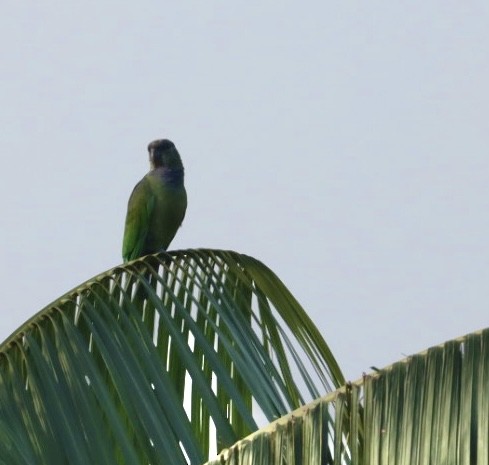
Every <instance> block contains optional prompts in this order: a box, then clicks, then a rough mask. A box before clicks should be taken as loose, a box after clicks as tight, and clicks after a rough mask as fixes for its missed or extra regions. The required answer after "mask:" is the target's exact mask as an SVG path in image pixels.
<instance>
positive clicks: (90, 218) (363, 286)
mask: <svg viewBox="0 0 489 465" xmlns="http://www.w3.org/2000/svg"><path fill="white" fill-rule="evenodd" d="M0 43H1V44H2V45H1V48H0V50H1V57H0V58H1V62H0V63H1V72H0V127H1V130H0V153H1V169H0V194H1V195H0V212H1V218H2V223H1V230H0V231H1V232H0V234H1V242H0V244H1V246H0V259H1V263H2V267H1V275H0V277H1V282H2V311H1V316H0V339H4V338H5V337H7V336H8V335H9V334H10V333H11V332H13V331H14V330H15V329H16V328H17V327H18V326H19V325H20V324H22V323H23V322H24V321H25V320H26V319H27V318H29V317H30V316H32V315H33V314H34V313H35V312H37V311H38V310H40V309H41V308H42V307H43V306H45V305H46V304H48V303H49V302H50V301H52V300H54V299H55V298H56V297H58V296H59V295H60V294H62V293H64V292H66V291H68V290H69V289H71V288H72V287H74V286H75V285H77V284H79V283H81V282H83V281H85V280H86V279H88V278H90V277H92V276H93V275H95V274H98V273H99V272H102V271H104V270H106V269H108V268H110V267H112V266H115V265H117V264H118V263H119V262H120V261H121V258H120V249H121V237H122V230H123V222H124V217H125V210H126V205H127V199H128V197H129V194H130V192H131V190H132V188H133V186H134V184H135V183H136V182H137V181H138V180H139V179H140V178H141V177H142V176H143V175H144V174H145V173H146V171H147V169H148V166H147V153H146V146H147V144H148V142H149V141H150V140H152V139H155V138H160V137H168V138H170V139H172V140H173V141H174V142H175V143H176V145H177V147H178V148H179V150H180V153H181V155H182V158H183V161H184V164H185V167H186V185H187V191H188V196H189V208H188V211H187V217H186V219H185V222H184V225H183V227H182V229H181V230H180V232H179V234H178V235H177V237H176V239H175V240H174V242H173V244H172V248H190V247H213V248H223V249H233V250H236V251H239V252H243V253H247V254H250V255H253V256H255V257H257V258H259V259H261V260H262V261H264V262H265V263H266V264H267V265H268V266H270V267H271V268H272V269H273V270H274V271H275V272H276V273H277V274H278V275H279V276H280V277H281V278H282V280H283V281H284V282H285V284H286V285H287V286H288V287H289V288H290V290H291V291H292V292H293V293H294V295H295V296H296V297H297V298H298V300H299V301H300V302H301V303H302V304H303V306H304V307H305V308H306V310H307V311H308V312H309V314H310V315H311V317H312V318H313V320H314V321H315V322H316V324H317V325H318V326H319V328H320V329H321V331H322V333H323V335H324V337H325V339H326V340H327V341H328V343H329V344H330V346H331V348H332V350H333V352H334V353H335V355H336V357H337V359H338V361H339V363H340V365H341V366H342V367H343V369H344V371H345V374H346V375H347V377H348V378H350V379H356V378H358V377H360V376H361V373H362V371H364V370H368V369H369V366H370V365H376V366H379V367H382V366H384V365H386V364H389V363H391V362H394V361H396V360H397V359H400V358H401V357H402V356H403V355H402V354H410V353H413V352H418V351H420V350H422V349H424V348H426V347H428V346H431V345H434V344H437V343H440V342H443V341H444V340H447V339H449V338H453V337H456V336H459V335H462V334H464V333H467V332H471V331H474V330H476V329H479V328H482V327H485V326H487V325H488V324H489V241H488V238H489V182H488V178H489V84H488V83H489V58H488V57H489V3H488V2H487V0H473V1H470V0H469V1H464V2H462V1H450V0H448V1H447V0H443V1H426V0H424V1H417V0H411V1H409V2H407V1H397V2H393V1H387V0H386V1H364V0H362V1H344V0H341V1H339V0H338V1H324V0H323V1H301V2H299V1H282V2H278V1H273V2H272V1H267V0H260V1H251V0H247V1H213V0H207V1H205V2H202V1H179V2H164V1H139V2H124V1H122V2H121V1H120V0H118V1H115V0H113V1H108V0H105V1H104V0H97V1H95V0H88V1H84V2H74V1H66V0H64V1H61V0H58V1H52V0H51V1H50V0H48V1H44V2H36V1H33V0H30V1H29V0H24V1H22V2H19V1H16V0H6V1H5V2H3V4H2V18H1V19H0Z"/></svg>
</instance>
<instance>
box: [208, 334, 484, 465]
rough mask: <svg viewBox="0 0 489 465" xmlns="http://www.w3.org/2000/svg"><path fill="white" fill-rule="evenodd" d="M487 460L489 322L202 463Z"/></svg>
mask: <svg viewBox="0 0 489 465" xmlns="http://www.w3.org/2000/svg"><path fill="white" fill-rule="evenodd" d="M238 463H239V464H240V465H278V464H287V465H300V464H310V465H332V464H334V465H347V464H354V465H392V464H395V465H432V464H437V465H438V464H439V465H482V464H484V465H487V464H488V463H489V329H486V330H484V331H480V332H476V333H473V334H469V335H467V336H465V337H462V338H458V339H456V340H453V341H448V342H446V343H445V344H442V345H440V346H436V347H432V348H430V349H429V350H427V351H425V352H422V353H420V354H417V355H414V356H411V357H408V358H407V359H405V360H402V361H400V362H397V363H395V364H393V365H391V366H389V367H387V368H385V369H384V370H380V371H379V372H378V373H375V374H373V375H365V376H364V377H363V378H362V379H360V380H358V381H357V382H355V383H351V384H350V383H349V384H347V385H345V386H343V387H342V388H340V389H338V390H337V391H335V392H333V393H330V394H328V395H326V396H325V397H323V398H321V399H318V400H316V401H314V402H312V403H310V404H308V405H306V406H303V407H301V408H300V409H298V410H296V411H294V412H292V413H290V414H288V415H286V416H284V417H282V418H280V419H279V420H276V421H275V422H273V423H271V424H270V425H268V426H267V427H266V428H263V429H262V430H260V431H257V432H255V433H253V434H252V435H250V436H248V437H247V438H245V439H243V440H241V441H238V442H237V443H236V444H235V445H233V446H232V447H231V448H229V449H226V450H224V451H223V452H222V453H221V455H220V456H219V457H218V458H217V459H216V460H213V461H210V462H208V465H227V464H238Z"/></svg>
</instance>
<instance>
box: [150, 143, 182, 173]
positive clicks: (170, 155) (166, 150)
mask: <svg viewBox="0 0 489 465" xmlns="http://www.w3.org/2000/svg"><path fill="white" fill-rule="evenodd" d="M148 152H149V162H150V164H151V168H152V169H155V168H159V167H163V168H169V169H172V168H173V169H174V168H177V169H178V168H182V167H183V166H182V160H181V158H180V154H179V153H178V150H177V149H176V147H175V144H174V143H173V142H172V141H171V140H168V139H157V140H154V141H153V142H150V144H149V145H148Z"/></svg>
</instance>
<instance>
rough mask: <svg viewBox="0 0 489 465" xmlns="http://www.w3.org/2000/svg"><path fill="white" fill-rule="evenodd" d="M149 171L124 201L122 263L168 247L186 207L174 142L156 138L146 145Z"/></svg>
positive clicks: (179, 159) (181, 166)
mask: <svg viewBox="0 0 489 465" xmlns="http://www.w3.org/2000/svg"><path fill="white" fill-rule="evenodd" d="M148 152H149V163H150V171H149V172H148V173H147V174H146V176H144V177H143V179H141V181H139V182H138V183H137V184H136V186H135V187H134V189H133V191H132V193H131V196H130V197H129V202H128V204H127V215H126V223H125V228H124V238H123V241H122V259H123V260H124V263H126V262H128V261H131V260H134V259H136V258H138V257H142V256H144V255H148V254H152V253H156V252H160V251H164V250H167V249H168V246H169V245H170V242H171V241H172V240H173V238H174V237H175V234H176V232H177V230H178V228H179V227H180V226H181V224H182V221H183V219H184V217H185V212H186V210H187V192H186V191H185V186H184V182H183V178H184V169H183V164H182V159H181V158H180V154H179V153H178V151H177V149H176V147H175V144H174V143H173V142H171V141H170V140H168V139H157V140H155V141H153V142H151V143H150V144H149V145H148Z"/></svg>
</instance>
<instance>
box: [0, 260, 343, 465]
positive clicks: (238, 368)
mask: <svg viewBox="0 0 489 465" xmlns="http://www.w3.org/2000/svg"><path fill="white" fill-rule="evenodd" d="M343 383H344V379H343V376H342V374H341V371H340V369H339V368H338V365H337V364H336V362H335V360H334V358H333V356H332V354H331V352H330V351H329V349H328V346H327V345H326V343H325V342H324V340H323V339H322V337H321V335H320V334H319V332H318V331H317V329H316V327H315V326H314V325H313V323H312V322H311V320H310V319H309V318H308V316H307V315H306V313H305V312H304V310H303V309H302V307H301V306H300V305H299V304H298V303H297V301H296V300H295V299H294V298H293V297H292V295H291V294H290V293H289V292H288V291H287V289H286V288H285V286H284V285H283V284H282V283H281V281H280V280H279V279H278V278H277V277H276V276H275V275H274V274H273V273H272V272H271V271H270V270H269V269H268V268H266V267H265V266H264V265H263V264H262V263H260V262H259V261H257V260H255V259H253V258H251V257H248V256H245V255H240V254H237V253H234V252H224V251H215V250H186V251H179V252H173V253H171V254H166V253H162V254H158V255H155V256H148V257H145V258H143V259H140V260H137V261H134V262H131V263H129V264H127V265H125V266H123V267H118V268H115V269H113V270H110V271H108V272H106V273H103V274H101V275H99V276H97V277H95V278H94V279H92V280H90V281H88V282H86V283H85V284H83V285H81V286H80V287H78V288H76V289H75V290H73V291H71V292H69V293H68V294H66V295H65V296H63V297H61V298H60V299H58V300H56V301H55V302H53V303H52V304H51V305H49V306H48V307H46V308H45V309H43V310H42V311H41V312H39V313H38V314H37V315H35V316H34V317H33V318H32V319H31V320H29V321H28V322H27V323H26V324H24V325H23V326H22V327H21V328H20V329H19V330H18V331H16V333H15V334H14V335H12V336H11V337H10V338H8V339H7V340H6V341H5V342H4V343H3V344H2V346H0V443H1V444H2V447H1V448H0V464H1V463H5V464H9V465H11V464H32V463H36V464H49V465H53V464H70V465H71V464H88V463H90V464H95V463H103V464H108V463H117V464H128V465H129V464H131V465H132V464H134V465H135V464H148V463H151V464H153V465H154V464H167V463H172V464H186V463H191V464H197V463H202V462H203V461H204V460H206V459H208V457H209V453H210V452H212V450H215V449H216V448H217V450H220V449H221V448H223V447H230V446H232V445H233V444H234V443H235V442H236V441H237V440H238V439H240V438H243V437H244V436H246V435H248V434H249V433H251V432H253V431H255V430H256V429H257V418H260V417H261V415H264V416H265V417H266V418H267V420H268V421H273V420H275V419H277V418H280V417H282V416H283V415H285V414H286V413H288V412H290V411H291V410H294V409H296V408H298V407H300V406H301V405H303V404H304V403H306V402H309V401H311V400H312V399H313V398H316V397H318V396H319V395H323V394H324V393H325V392H328V391H330V390H332V389H334V388H338V387H339V386H340V385H342V384H343ZM253 407H254V408H253Z"/></svg>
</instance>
